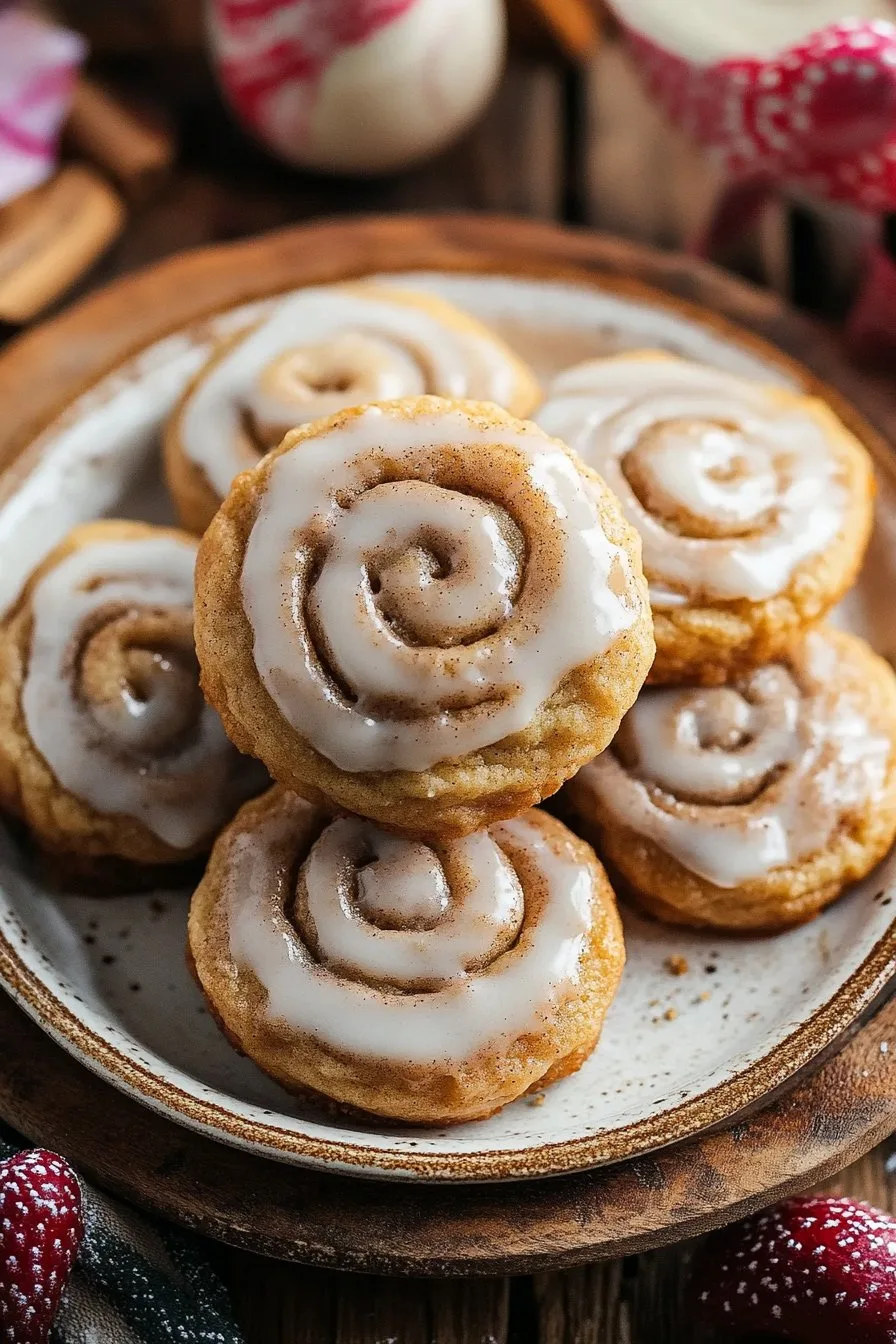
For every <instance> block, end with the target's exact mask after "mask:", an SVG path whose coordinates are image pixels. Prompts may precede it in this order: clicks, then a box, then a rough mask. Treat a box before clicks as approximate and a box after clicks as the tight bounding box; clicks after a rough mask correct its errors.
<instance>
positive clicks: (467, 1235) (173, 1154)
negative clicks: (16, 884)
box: [0, 994, 896, 1276]
mask: <svg viewBox="0 0 896 1344" xmlns="http://www.w3.org/2000/svg"><path fill="white" fill-rule="evenodd" d="M885 1045H886V1046H887V1047H889V1046H890V1045H892V1047H893V1049H894V1051H896V1001H892V1002H891V1003H889V1004H888V1005H887V1006H886V1007H884V1008H883V1009H882V1010H881V1011H880V1012H879V1014H878V1015H877V1017H876V1018H874V1019H873V1020H872V1021H871V1022H870V1023H869V1024H868V1025H867V1026H866V1027H865V1028H864V1029H863V1030H862V1031H861V1032H859V1033H858V1034H857V1035H856V1036H855V1037H854V1038H853V1040H852V1041H851V1042H850V1043H849V1044H848V1045H847V1046H846V1048H845V1049H844V1050H842V1051H841V1052H840V1054H839V1055H837V1056H835V1057H834V1058H833V1059H831V1060H829V1061H828V1063H827V1064H826V1065H824V1067H823V1068H822V1069H821V1070H820V1072H818V1073H816V1074H814V1075H813V1077H811V1078H809V1079H807V1080H805V1081H803V1082H802V1083H800V1084H798V1085H797V1087H796V1088H795V1089H794V1090H793V1091H792V1092H790V1093H789V1094H788V1095H786V1096H784V1097H782V1098H780V1099H779V1100H778V1101H777V1102H775V1103H774V1104H773V1105H771V1106H769V1107H767V1108H766V1109H765V1110H764V1111H762V1112H760V1113H759V1114H757V1115H754V1116H752V1117H751V1118H749V1119H747V1120H742V1121H741V1122H739V1123H738V1124H736V1125H734V1126H732V1127H731V1128H730V1129H727V1130H723V1131H720V1132H719V1133H716V1134H712V1135H704V1136H702V1137H701V1138H699V1139H696V1140H693V1141H691V1142H689V1143H684V1144H679V1145H677V1146H676V1147H674V1148H668V1149H663V1150H662V1151H660V1152H658V1153H656V1154H654V1155H653V1156H650V1157H646V1158H640V1159H637V1160H634V1161H630V1162H622V1163H619V1164H618V1165H616V1166H612V1167H601V1168H599V1169H598V1170H597V1171H592V1172H583V1173H581V1174H578V1175H575V1176H557V1177H554V1178H553V1179H552V1180H541V1181H527V1182H523V1183H518V1182H514V1183H507V1184H500V1185H488V1184H478V1185H472V1186H458V1185H422V1184H420V1183H417V1182H414V1183H405V1182H395V1181H391V1182H386V1181H368V1180H361V1179H358V1178H357V1177H349V1176H330V1175H326V1174H323V1173H321V1172H314V1171H307V1170H304V1169H302V1168H300V1167H292V1166H286V1165H285V1164H281V1163H277V1162H272V1161H270V1160H268V1159H266V1158H262V1157H255V1156H252V1155H250V1154H248V1153H244V1152H241V1151H240V1150H238V1149H236V1148H228V1147H226V1146H225V1145H224V1144H220V1143H217V1142H215V1141H214V1140H213V1139H207V1138H204V1137H202V1136H201V1135H199V1134H196V1133H193V1132H192V1131H191V1130H188V1129H184V1128H182V1127H181V1126H180V1125H176V1124H174V1123H173V1122H172V1121H171V1120H167V1119H165V1118H163V1117H162V1116H159V1115H156V1114H155V1113H154V1112H152V1111H150V1110H148V1109H147V1108H146V1107H145V1106H143V1105H142V1104H141V1103H139V1102H137V1101H133V1100H132V1099H131V1098H130V1097H127V1096H125V1095H124V1094H123V1093H121V1092H118V1091H117V1090H116V1089H115V1088H113V1087H111V1086H110V1085H109V1084H108V1083H105V1082H102V1081H101V1080H100V1079H99V1078H97V1077H95V1076H94V1075H93V1074H91V1073H89V1072H88V1071H87V1070H86V1069H85V1068H84V1067H83V1066H82V1065H80V1064H78V1063H77V1061H76V1060H74V1059H73V1058H72V1057H71V1056H70V1055H67V1054H66V1053H65V1052H64V1051H63V1050H62V1049H60V1047H59V1046H58V1045H55V1044H54V1043H53V1042H52V1041H51V1040H50V1039H49V1037H47V1036H45V1035H44V1034H43V1032H41V1030H40V1028H39V1027H37V1026H35V1024H34V1023H33V1022H32V1021H31V1020H30V1019H29V1018H26V1017H25V1016H24V1014H23V1013H22V1012H21V1011H20V1010H19V1009H18V1008H16V1007H15V1005H14V1004H13V1003H12V1001H11V1000H10V999H8V998H7V997H6V996H5V995H2V994H0V1114H2V1115H3V1116H4V1117H5V1118H6V1119H7V1120H8V1121H9V1123H10V1124H12V1125H14V1126H15V1127H16V1128H17V1129H19V1130H20V1131H21V1132H22V1133H23V1134H27V1135H29V1136H30V1137H31V1138H32V1139H34V1140H35V1141H36V1142H38V1143H41V1144H43V1145H45V1146H47V1147H49V1148H56V1149H59V1150H61V1151H62V1152H64V1153H65V1154H66V1155H67V1156H68V1157H69V1158H70V1159H71V1161H72V1162H74V1163H75V1165H76V1166H77V1167H78V1169H79V1170H80V1171H82V1172H83V1173H84V1174H85V1175H87V1176H89V1177H90V1178H91V1179H92V1180H94V1181H95V1182H96V1183H97V1184H98V1185H100V1186H102V1187H103V1188H105V1189H107V1190H111V1191H114V1192H115V1193H116V1194H119V1195H121V1196H123V1197H124V1198H125V1199H128V1200H130V1201H131V1202H132V1203H134V1204H137V1205H140V1206H142V1207H143V1208H146V1209H151V1210H152V1211H154V1212H156V1213H160V1214H164V1215H165V1216H166V1217H169V1218H172V1219H174V1220H175V1221H177V1222H179V1223H183V1224H185V1225H186V1226H188V1227H191V1228H194V1229H196V1230H197V1231H199V1232H203V1233H205V1234H206V1235H208V1236H211V1237H217V1238H218V1239H220V1240H221V1241H226V1242H230V1243H231V1244H232V1245H235V1246H242V1247H245V1248H246V1249H248V1250H252V1251H258V1252H261V1253H263V1254H265V1255H272V1256H278V1257H280V1258H283V1259H288V1260H300V1261H303V1262H307V1263H309V1264H315V1265H321V1266H325V1267H330V1268H339V1269H353V1270H363V1271H366V1272H371V1273H374V1272H375V1273H384V1274H412V1275H437V1276H453V1275H467V1274H518V1273H530V1272H534V1271H536V1270H543V1269H556V1268H561V1267H565V1266H568V1265H575V1264H581V1263H584V1262H587V1261H593V1260H600V1259H605V1258H608V1257H611V1256H621V1255H630V1254H634V1253H636V1252H639V1251H645V1250H649V1249H650V1248H651V1247H654V1246H658V1245H662V1244H664V1243H666V1242H671V1241H678V1240H680V1239H681V1238H683V1237H687V1236H693V1235H694V1234H696V1233H698V1232H702V1231H706V1230H707V1229H709V1228H710V1227H715V1226H718V1225H719V1224H721V1223H724V1222H727V1221H729V1220H730V1219H732V1218H735V1217H738V1216H740V1215H742V1214H744V1213H747V1212H749V1211H750V1210H752V1209H754V1208H758V1207H760V1206H761V1205H763V1204H767V1203H770V1202H771V1201H772V1200H774V1199H775V1198H777V1197H778V1196H780V1195H784V1194H788V1193H790V1192H792V1191H794V1190H800V1189H803V1188H805V1187H806V1186H807V1185H810V1184H811V1183H812V1182H813V1181H815V1180H820V1179H822V1178H824V1177H826V1176H829V1175H832V1174H833V1173H834V1172H836V1171H838V1170H839V1169H840V1168H841V1167H843V1166H845V1165H847V1163H849V1162H851V1161H853V1160H854V1159H855V1158H857V1157H859V1156H860V1155H861V1154H862V1153H864V1152H867V1151H868V1149H869V1148H872V1147H873V1146H874V1145H875V1144H876V1143H878V1142H880V1141H881V1140H882V1139H884V1138H885V1137H886V1136H887V1135H888V1134H889V1133H890V1132H891V1131H892V1129H893V1125H894V1115H896V1103H894V1095H896V1088H894V1076H893V1075H894V1067H893V1063H892V1058H893V1057H892V1055H890V1053H889V1048H888V1049H887V1050H886V1051H885V1052H883V1053H882V1049H883V1047H884V1046H885Z"/></svg>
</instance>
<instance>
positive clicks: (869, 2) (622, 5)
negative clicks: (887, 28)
mask: <svg viewBox="0 0 896 1344" xmlns="http://www.w3.org/2000/svg"><path fill="white" fill-rule="evenodd" d="M613 3H614V7H615V8H616V10H617V11H618V12H619V14H620V16H621V17H622V18H623V19H624V20H625V21H626V23H629V24H631V26H632V27H633V28H635V29H636V30H637V31H638V32H640V33H643V34H644V35H645V36H647V37H650V38H652V39H653V41H654V42H656V43H657V44H658V45H659V46H661V47H665V48H666V49H667V50H669V51H674V52H676V53H678V54H679V55H681V56H686V57H687V58H688V59H689V60H692V61H697V62H701V63H702V62H711V61H721V60H725V59H727V58H728V57H732V56H774V55H776V54H777V53H778V52H780V51H782V50H783V49H784V48H785V47H790V46H793V45H794V44H795V43H796V42H799V41H801V40H802V39H803V38H806V37H809V35H810V34H811V33H814V32H818V30H819V29H821V28H825V27H827V25H828V24H831V23H842V22H843V21H844V20H845V19H885V20H887V21H889V22H890V23H893V22H896V5H894V4H893V2H892V0H725V3H724V4H718V3H715V2H714V0H674V3H672V0H613Z"/></svg>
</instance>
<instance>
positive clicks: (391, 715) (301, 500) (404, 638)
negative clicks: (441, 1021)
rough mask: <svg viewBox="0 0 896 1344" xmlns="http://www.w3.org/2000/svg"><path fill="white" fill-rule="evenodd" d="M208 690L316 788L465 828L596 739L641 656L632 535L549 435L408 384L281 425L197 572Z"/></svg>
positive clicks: (560, 775) (624, 701)
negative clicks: (376, 400)
mask: <svg viewBox="0 0 896 1344" xmlns="http://www.w3.org/2000/svg"><path fill="white" fill-rule="evenodd" d="M197 590H198V602H197V624H196V638H197V650H198V653H199V659H200V663H201V665H202V677H203V686H204V688H205V691H206V694H207V695H208V697H209V699H210V701H211V703H212V704H213V705H215V706H216V708H217V709H218V711H219V713H220V714H221V716H222V719H223V721H224V724H225V726H226V728H227V730H228V732H229V734H230V736H231V737H232V739H233V741H234V742H236V743H237V744H238V745H239V746H240V747H241V748H242V749H244V750H246V751H249V752H251V753H253V754H254V755H257V756H258V757H259V758H260V759H261V760H262V761H264V763H265V764H266V765H267V767H268V769H269V770H270V771H271V773H272V774H273V776H274V778H275V779H276V780H278V781H279V782H280V783H282V784H285V785H287V786H288V787H290V788H293V789H295V790H296V792H299V793H302V794H303V795H304V796H306V797H308V798H310V799H311V801H329V802H330V803H331V804H333V805H336V806H337V807H341V808H345V809H347V810H349V811H352V812H358V813H360V814H361V815H363V816H368V817H372V818H374V819H375V820H378V821H381V822H383V823H385V824H387V825H388V826H391V827H395V828H397V829H399V830H404V831H409V832H412V833H415V834H419V835H423V836H426V835H440V834H465V833H468V832H470V831H474V830H478V829H480V828H481V827H482V826H484V825H487V824H489V823H490V822H492V821H494V820H497V819H499V818H501V817H506V816H513V815H515V814H516V813H518V812H520V811H523V810H524V809H525V808H526V807H528V806H530V805H531V804H532V803H535V802H538V801H540V800H541V799H542V798H543V797H545V796H547V795H548V794H549V793H551V792H553V791H554V790H556V789H557V788H559V787H560V784H561V783H562V782H563V780H564V779H567V778H569V776H570V775H571V774H573V773H574V771H575V770H576V769H577V768H578V766H579V765H581V764H582V763H583V762H584V761H586V760H589V759H591V758H592V757H593V756H594V755H595V754H596V752H598V751H600V750H602V748H603V747H604V746H605V745H606V744H607V743H608V742H609V741H610V739H611V738H612V736H613V733H614V732H615V730H616V728H617V727H618V724H619V721H620V719H621V717H622V714H623V713H624V712H625V710H626V709H628V707H629V706H630V705H631V704H632V702H633V701H634V698H635V696H636V694H637V692H638V689H639V687H640V685H641V684H642V682H643V680H644V677H645V674H646V671H647V668H648V667H649V665H650V660H651V656H652V652H653V649H652V643H653V641H652V636H651V629H650V626H651V622H650V612H649V608H648V605H647V599H646V589H645V585H644V582H643V578H642V576H641V572H640V564H639V560H638V548H637V538H636V537H635V536H634V534H633V533H632V532H631V530H630V529H629V527H628V526H627V524H626V523H625V521H624V520H623V518H622V516H621V514H620V513H619V511H618V508H617V505H616V502H615V500H614V499H613V497H612V496H611V495H610V493H609V492H608V491H607V490H606V489H605V488H604V487H603V485H602V483H601V482H600V481H599V480H598V479H597V477H595V476H593V475H591V474H590V473H588V474H583V470H582V469H581V467H580V464H579V463H578V462H577V460H576V459H575V458H574V456H573V455H572V454H571V453H569V451H568V450H567V449H566V448H565V446H564V445H563V444H561V443H558V442H557V441H556V440H553V439H549V438H548V437H547V436H546V435H545V434H544V433H543V432H542V431H541V430H539V429H537V428H536V427H535V426H534V425H531V424H527V423H525V422H523V421H519V420H516V419H514V418H513V417H512V416H510V415H508V414H506V413H505V412H502V411H500V410H498V408H497V407H494V406H489V405H481V404H478V403H475V402H449V401H445V400H442V399H438V398H433V397H421V398H417V399H411V400H406V401H399V402H389V403H381V404H379V405H376V406H370V407H360V408H355V409H353V410H349V411H346V412H343V413H342V414H341V415H338V416H335V417H333V418H332V419H330V420H325V421H318V422H316V423H314V424H312V425H309V426H306V427H304V428H302V429H300V430H296V431H294V432H293V433H292V434H290V435H288V436H287V438H286V440H285V441H284V443H283V444H282V446H281V447H280V448H279V449H277V450H276V451H275V452H273V453H271V454H269V455H268V457H267V458H266V459H265V460H264V461H263V462H262V463H260V464H259V466H258V467H257V468H256V469H255V471H253V472H251V473H246V474H244V475H243V476H241V477H240V478H239V479H238V481H237V482H236V484H235V486H234V489H233V490H232V492H231V494H230V495H229V496H228V498H227V500H226V501H225V504H224V505H223V507H222V508H221V510H220V512H219V513H218V514H217V516H216V518H215V520H214V522H213V523H212V526H211V527H210V529H209V531H208V532H207V533H206V536H205V538H204V539H203V542H202V544H201V547H200V553H199V563H198V567H197Z"/></svg>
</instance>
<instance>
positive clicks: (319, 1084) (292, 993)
mask: <svg viewBox="0 0 896 1344" xmlns="http://www.w3.org/2000/svg"><path fill="white" fill-rule="evenodd" d="M189 941H190V952H191V955H192V958H193V963H194V966H195V970H196V974H197V977H198V979H199V982H200V984H201V986H202V988H203V990H204V992H205V994H206V997H207V998H208V1001H209V1004H210V1006H211V1009H212V1012H213V1013H214V1015H215V1017H216V1018H217V1019H218V1021H219V1022H220V1024H221V1026H222V1027H223V1029H224V1031H225V1032H226V1034H227V1036H228V1037H229V1039H230V1040H231V1041H232V1042H233V1044H234V1045H236V1046H237V1047H238V1048H239V1049H240V1050H242V1051H243V1052H244V1053H245V1054H247V1055H248V1056H249V1057H250V1058H251V1059H253V1060H254V1061H255V1063H256V1064H258V1065H259V1066H260V1067H261V1068H262V1069H264V1070H265V1072H266V1073H269V1074H270V1075H271V1076H272V1077H273V1078H276V1080H277V1081H278V1082H279V1083H281V1084H282V1085H283V1086H284V1087H286V1088H288V1089H289V1090H291V1091H299V1092H308V1091H310V1092H314V1093H319V1094H322V1095H323V1096H324V1097H326V1098H329V1099H330V1100H331V1101H335V1102H337V1103H339V1104H340V1105H343V1106H349V1107H352V1108H355V1109H360V1110H362V1111H366V1112H372V1113H374V1114H376V1115H382V1116H388V1117H390V1118H392V1119H396V1120H403V1121H410V1122H413V1123H418V1124H439V1125H440V1124H448V1123H451V1122H455V1121H462V1120H475V1119H478V1118H479V1117H482V1116H486V1115H490V1114H491V1113H492V1112H494V1111H496V1110H498V1109H500V1107H501V1106H504V1105H506V1103H507V1102H509V1101H513V1100H514V1098H515V1097H519V1096H521V1095H522V1094H523V1093H524V1092H526V1091H528V1090H529V1089H530V1088H532V1087H535V1086H537V1085H543V1084H545V1083H548V1082H552V1081H554V1080H556V1079H558V1078H562V1077H564V1076H565V1075H566V1074H568V1073H572V1072H573V1071H574V1070H575V1069H577V1068H579V1067H580V1065H581V1064H582V1063H584V1061H585V1059H586V1058H587V1056H588V1055H589V1054H590V1053H591V1051H592V1050H593V1049H594V1046H595V1045H596V1043H597V1039H598V1036H599V1035H600V1030H601V1026H602V1024H603V1020H604V1016H605V1014H606V1012H607V1009H608V1007H609V1005H610V1003H611V1001H612V999H613V996H614V994H615V992H616V988H617V986H618V984H619V979H620V976H621V974H622V967H623V962H624V960H625V952H624V948H623V941H622V927H621V925H620V921H619V915H618V912H617V910H616V902H615V899H614V896H613V892H612V889H611V888H610V884H609V882H608V881H607V878H606V874H605V873H604V871H603V869H602V868H601V866H600V864H599V863H598V862H597V859H596V858H595V856H594V853H593V851H592V850H591V849H589V847H588V846H587V845H586V844H584V843H583V842H582V841H581V840H578V839H577V838H576V837H575V836H574V835H572V834H571V832H569V831H568V830H567V829H566V827H565V826H563V825H561V823H560V822H559V821H555V820H554V818H553V817H549V816H548V815H547V814H546V813H542V812H536V811H532V812H527V813H525V814H524V815H523V816H521V817H517V818H516V819H515V820H513V821H505V822H501V823H499V824H497V825H495V826H493V827H491V829H490V830H488V831H481V832H479V833H478V834H476V835H470V836H466V837H465V838H463V839H454V840H449V841H446V842H443V843H440V844H436V845H434V846H433V847H432V848H430V847H429V846H427V845H425V844H422V843H421V842H420V841H418V840H411V839H406V838H403V837H397V836H394V835H390V834H388V833H387V832H384V831H382V830H380V829H379V828H378V827H377V826H375V825H374V824H373V823H372V822H369V821H365V820H363V819H362V818H360V817H344V818H341V819H338V820H336V821H331V820H330V819H329V818H328V817H327V816H326V814H325V813H323V812H321V811H319V810H318V809H317V808H314V807H312V806H311V805H310V804H309V803H306V802H304V801H303V800H302V799H300V798H298V797H297V796H296V795H295V794H292V793H289V792H287V791H286V790H285V789H280V788H275V789H272V790H271V791H270V792H269V793H268V794H266V795H265V796H264V797H262V798H259V799H257V800H256V801H255V802H252V803H248V804H247V805H246V806H245V807H244V808H243V809H242V811H241V812H240V813H239V815H238V816H237V817H236V819H235V820H234V821H233V822H232V823H231V825H230V826H229V827H228V828H227V830H226V831H225V832H224V833H223V835H222V836H221V837H220V839H219V840H218V842H217V844H216V845H215V848H214V850H213V852H212V857H211V861H210V863H209V867H208V871H207V873H206V875H205V877H204V879H203V881H202V883H201V884H200V886H199V888H198V890H197V891H196V893H195V895H194V897H193V901H192V904H191V906H190V924H189Z"/></svg>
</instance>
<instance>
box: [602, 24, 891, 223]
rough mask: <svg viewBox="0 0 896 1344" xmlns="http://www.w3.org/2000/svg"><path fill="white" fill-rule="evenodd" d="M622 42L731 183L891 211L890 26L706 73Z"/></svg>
mask: <svg viewBox="0 0 896 1344" xmlns="http://www.w3.org/2000/svg"><path fill="white" fill-rule="evenodd" d="M627 36H628V39H629V43H630V46H631V50H632V53H633V55H634V57H635V59H636V62H637V65H638V68H639V70H640V72H641V75H642V77H643V79H644V82H645V84H646V86H647V88H648V90H649V91H650V93H651V94H652V95H653V97H654V98H655V99H656V100H657V102H658V103H660V105H661V106H662V107H663V109H664V110H665V112H666V114H667V115H668V117H669V118H670V120H671V121H672V122H673V123H674V124H675V125H676V126H678V127H679V128H680V129H681V130H682V131H684V132H685V133H686V134H687V135H688V136H690V137H691V139H693V140H696V141H697V142H698V143H699V144H701V145H703V146H705V147H706V148H707V149H709V150H710V151H711V152H712V153H713V154H714V155H715V156H716V157H717V158H718V159H719V160H720V161H721V162H722V164H723V166H724V167H725V169H726V170H727V172H728V173H729V174H730V175H731V176H732V177H734V178H739V179H743V178H756V179H760V180H766V181H770V182H777V183H786V184H787V185H790V186H798V187H801V188H803V189H804V190H805V191H807V192H808V193H810V194H811V195H813V196H816V197H823V198H825V199H828V200H833V201H843V202H846V203H848V204H850V205H854V206H857V207H858V208H859V209H861V210H866V211H873V212H874V213H880V212H883V211H887V210H892V209H896V24H892V23H887V22H885V21H873V22H865V21H862V20H846V21H844V22H842V23H838V24H832V25H831V26H830V27H827V28H824V29H822V30H821V31H820V32H817V33H814V34H812V35H811V36H810V37H808V38H806V39H805V40H804V41H802V42H800V43H798V44H797V45H796V46H793V47H790V48H788V49H787V50H786V51H783V52H781V53H780V54H779V55H778V56H776V57H774V58H773V59H760V58H753V57H745V58H738V59H732V60H725V61H720V62H718V63H716V64H712V65H705V66H700V65H696V64H693V63H691V62H690V61H688V60H687V59H685V58H684V57H681V56H678V55H675V54H673V53H672V52H669V51H666V50H665V49H663V48H662V47H659V46H657V45H656V44H655V43H654V42H652V41H651V40H650V39H649V38H647V37H645V36H644V35H643V34H641V33H637V32H635V31H634V30H632V29H628V30H627Z"/></svg>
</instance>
